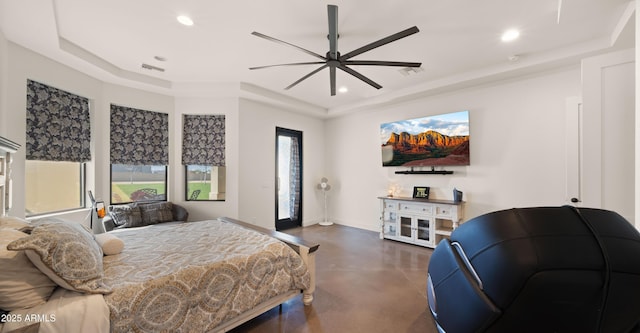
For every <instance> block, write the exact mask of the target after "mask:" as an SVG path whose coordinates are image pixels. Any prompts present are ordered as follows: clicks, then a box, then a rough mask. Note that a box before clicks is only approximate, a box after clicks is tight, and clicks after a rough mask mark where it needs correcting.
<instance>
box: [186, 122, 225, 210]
mask: <svg viewBox="0 0 640 333" xmlns="http://www.w3.org/2000/svg"><path fill="white" fill-rule="evenodd" d="M182 125H183V127H182V164H183V165H184V166H185V196H186V198H185V200H189V201H201V200H217V201H224V200H225V195H226V167H225V166H224V165H225V151H224V149H225V116H224V115H187V114H185V115H183V117H182Z"/></svg>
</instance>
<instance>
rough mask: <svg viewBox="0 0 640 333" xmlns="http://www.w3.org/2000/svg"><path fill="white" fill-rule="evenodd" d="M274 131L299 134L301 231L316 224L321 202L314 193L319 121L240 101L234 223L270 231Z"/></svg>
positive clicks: (320, 163)
mask: <svg viewBox="0 0 640 333" xmlns="http://www.w3.org/2000/svg"><path fill="white" fill-rule="evenodd" d="M276 127H284V128H288V129H293V130H298V131H302V145H303V148H302V149H303V152H302V159H303V162H302V163H303V175H302V177H303V184H302V189H303V194H302V197H303V201H302V219H303V221H302V223H303V225H304V226H306V225H310V224H313V223H317V222H319V221H320V220H321V219H322V213H323V212H322V209H321V207H322V197H321V193H319V192H318V191H317V190H315V187H316V185H317V184H318V183H319V182H320V178H322V177H323V176H324V173H323V170H324V161H325V153H324V152H325V149H324V142H325V135H324V121H323V120H320V119H315V118H310V117H307V116H303V115H300V114H296V113H292V112H288V111H282V110H279V109H277V108H275V107H271V106H267V105H264V104H260V103H257V102H254V101H250V100H246V99H241V100H240V131H239V132H240V136H239V138H238V140H239V151H240V160H239V170H238V172H239V187H240V191H239V194H240V198H239V206H238V208H239V211H238V212H239V218H240V219H241V220H244V221H247V222H250V223H253V224H256V225H259V226H261V227H264V228H268V229H274V228H275V154H276V151H275V140H276V139H275V135H276Z"/></svg>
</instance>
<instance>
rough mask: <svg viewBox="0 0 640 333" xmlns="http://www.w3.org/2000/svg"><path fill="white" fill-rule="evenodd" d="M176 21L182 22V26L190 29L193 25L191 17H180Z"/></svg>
mask: <svg viewBox="0 0 640 333" xmlns="http://www.w3.org/2000/svg"><path fill="white" fill-rule="evenodd" d="M176 19H177V20H178V22H180V23H182V24H184V25H186V26H189V27H190V26H192V25H193V20H192V19H191V18H190V17H189V16H186V15H180V16H178V17H176Z"/></svg>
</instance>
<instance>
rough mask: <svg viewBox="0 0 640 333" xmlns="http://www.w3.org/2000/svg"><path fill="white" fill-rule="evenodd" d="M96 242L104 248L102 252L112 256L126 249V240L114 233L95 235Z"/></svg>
mask: <svg viewBox="0 0 640 333" xmlns="http://www.w3.org/2000/svg"><path fill="white" fill-rule="evenodd" d="M95 237H96V242H98V245H100V247H101V248H102V252H103V253H104V255H105V256H110V255H114V254H118V253H120V252H122V249H124V242H123V241H122V239H120V238H118V237H116V236H114V235H113V234H109V233H104V234H97V235H95Z"/></svg>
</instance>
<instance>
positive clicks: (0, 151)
mask: <svg viewBox="0 0 640 333" xmlns="http://www.w3.org/2000/svg"><path fill="white" fill-rule="evenodd" d="M17 148H18V147H17V145H15V144H14V143H12V142H11V141H8V140H5V139H1V138H0V189H1V190H2V193H1V194H2V195H1V196H0V208H1V211H0V213H1V214H0V216H4V217H2V218H1V219H0V241H3V237H4V242H5V243H7V244H11V245H10V246H9V245H6V244H5V245H4V249H0V250H4V254H5V255H6V254H7V253H8V252H10V253H20V254H21V255H22V252H24V255H23V257H22V259H21V260H23V264H24V261H30V262H31V263H33V265H31V264H29V265H30V267H29V269H30V272H31V273H29V274H32V273H33V271H34V270H35V271H36V272H37V273H39V274H42V273H45V275H47V276H48V278H50V279H51V280H49V281H50V282H55V283H50V284H49V285H45V289H46V288H51V289H50V290H53V292H52V293H50V292H49V291H46V292H44V294H45V295H48V294H50V295H49V296H47V297H45V300H43V301H42V302H36V303H37V304H36V303H34V305H30V306H28V307H26V308H14V309H11V311H10V312H8V313H2V315H1V316H2V317H3V318H0V319H4V321H5V323H0V333H6V332H43V333H60V332H65V333H73V332H97V333H100V332H134V331H135V332H145V331H148V332H155V331H173V330H179V331H194V330H197V331H211V332H225V331H228V330H230V329H232V328H234V327H236V326H238V325H240V324H242V323H244V322H246V321H248V320H250V319H252V318H254V317H256V316H258V315H260V314H261V313H263V312H265V311H267V310H269V309H271V308H273V307H274V306H277V305H279V304H281V303H283V302H284V301H286V300H289V299H291V298H293V297H299V296H300V294H301V293H302V300H303V302H304V304H305V305H310V304H311V302H312V300H313V292H314V291H315V251H316V250H317V249H318V245H317V244H310V243H307V242H305V241H304V240H301V239H299V238H297V237H294V236H291V235H287V234H283V233H280V232H277V231H271V230H266V229H262V228H258V227H255V226H253V225H250V224H247V223H244V222H241V221H238V220H234V219H231V218H220V219H218V220H216V221H203V222H185V223H177V224H175V225H173V226H172V225H169V224H167V225H154V226H149V227H142V228H141V229H140V230H124V231H122V232H116V233H113V234H114V235H116V236H117V237H119V238H121V239H122V240H123V242H124V250H123V251H122V253H120V254H117V255H113V256H105V257H103V256H102V255H103V252H102V249H101V248H100V245H99V244H98V242H96V241H95V239H94V237H93V235H92V234H91V233H90V231H88V230H84V231H83V227H81V226H79V225H77V224H74V223H68V222H60V221H44V222H42V223H41V224H30V226H29V227H26V228H27V229H29V230H28V231H26V230H25V227H22V228H19V227H21V223H22V222H21V221H20V220H19V219H16V220H17V221H18V222H16V226H15V227H13V229H10V228H11V227H12V226H11V219H10V218H7V217H6V216H5V215H6V212H7V211H8V207H10V204H11V200H10V197H11V186H10V163H9V162H10V158H11V157H10V154H11V153H14V152H15V151H16V149H17ZM3 221H4V222H3ZM7 221H9V222H7ZM3 223H4V224H3ZM131 229H138V228H131ZM60 230H62V231H60ZM69 230H71V231H72V232H74V233H75V232H77V233H78V235H72V236H69V234H68V232H69ZM230 230H235V231H234V232H233V233H230V234H229V235H230V236H229V237H225V236H224V235H222V234H220V233H222V232H227V231H230ZM22 231H25V232H31V234H30V235H29V236H28V237H23V238H20V237H19V236H20V233H21V232H22ZM52 232H53V234H54V236H51V237H50V236H49V234H50V233H52ZM85 232H86V234H85ZM3 233H4V234H3ZM57 233H60V234H61V235H62V236H61V237H63V238H64V237H67V238H69V237H70V238H71V239H72V240H71V241H70V242H71V243H74V242H77V243H82V242H83V239H84V238H86V239H88V240H86V239H85V240H84V242H85V243H84V245H83V246H85V248H89V249H88V250H87V251H89V252H90V253H89V254H86V253H83V255H82V256H80V259H81V260H87V261H88V262H89V264H84V266H83V267H89V266H90V267H89V268H90V269H89V271H91V272H92V273H91V274H93V275H87V274H85V273H84V271H83V274H85V275H86V278H85V275H82V277H79V276H80V275H79V273H77V274H76V273H69V274H68V275H69V276H63V275H65V274H66V273H65V272H64V271H61V268H58V267H57V266H56V263H55V262H54V263H52V262H50V261H48V260H50V259H51V260H55V258H54V257H55V256H54V254H52V253H54V252H56V251H57V250H56V249H55V248H54V249H53V250H52V249H50V248H48V247H47V248H46V251H49V252H47V253H45V254H43V253H44V252H46V251H45V250H42V249H41V248H40V247H41V246H42V245H41V244H40V243H42V242H43V241H42V239H45V240H46V242H49V239H54V240H56V241H55V242H54V243H55V244H58V245H59V244H65V245H64V246H67V245H66V243H64V242H63V241H59V240H57V238H56V237H58V236H59V235H58V234H57ZM173 234H175V235H176V237H175V238H172V235H173ZM194 234H198V235H202V237H201V238H202V239H198V237H193V236H194ZM7 235H11V237H14V238H13V240H12V241H11V242H9V241H7V237H8V236H7ZM43 235H46V236H43ZM65 235H66V236H65ZM11 237H9V238H11ZM16 238H17V240H16ZM232 238H235V241H236V243H231V242H230V241H229V242H227V240H228V239H229V240H230V239H232ZM154 239H156V243H153V240H154ZM178 239H183V241H184V242H185V243H184V244H178V243H177V240H178ZM249 239H253V241H254V244H256V245H251V246H249V245H247V244H249ZM244 240H246V242H245V241H244ZM56 242H58V243H56ZM35 243H37V244H36V245H37V246H36V247H31V248H30V247H29V246H32V245H33V244H35ZM172 243H173V244H172ZM196 243H201V244H200V245H199V246H195V245H193V244H196ZM207 243H209V244H212V243H215V244H216V246H210V249H209V248H205V247H203V246H204V245H203V244H207ZM283 243H284V244H283ZM55 244H54V245H55ZM96 244H97V245H96ZM76 245H77V244H71V245H68V247H69V249H71V248H73V251H71V250H68V252H65V253H71V254H69V255H71V256H73V255H74V254H76V253H79V252H78V250H77V249H76V247H74V246H76ZM192 245H193V246H192ZM20 246H22V248H20ZM46 246H50V245H46ZM46 246H45V247H46ZM61 247H62V246H59V247H58V249H60V248H61ZM253 247H255V248H264V249H262V250H265V249H267V252H265V253H262V252H260V253H258V252H254V251H253V249H250V248H253ZM96 248H97V249H98V250H95V249H96ZM154 248H156V249H157V251H155V250H154ZM187 248H192V249H191V250H190V251H191V252H189V251H187V250H185V249H187ZM214 248H215V249H214ZM225 248H226V249H225ZM20 250H23V251H20ZM65 250H67V249H66V248H65ZM214 250H215V251H227V252H214ZM292 250H293V251H292ZM11 251H12V252H11ZM82 251H85V249H82ZM96 251H99V253H98V252H96ZM136 251H137V252H136ZM230 251H231V252H230ZM58 252H64V251H62V250H61V251H58ZM154 252H156V253H155V254H154ZM178 253H181V254H178ZM278 254H282V255H283V256H284V257H283V259H277V260H279V261H277V260H276V261H273V262H271V263H269V260H271V259H272V258H275V257H276V256H277V255H278ZM55 255H58V256H60V255H61V254H59V253H57V252H56V253H55ZM180 255H182V256H187V257H188V258H190V259H189V260H185V259H184V257H182V258H181V257H180ZM34 257H35V258H34ZM75 257H78V256H77V255H75ZM75 257H74V258H72V259H64V260H61V261H64V263H63V264H64V265H67V264H69V263H73V262H74V260H76V259H78V258H75ZM27 258H28V259H27ZM216 258H220V259H221V260H226V261H220V262H218V261H215V260H214V259H216ZM5 259H6V258H0V260H5ZM9 259H10V260H14V259H15V258H9ZM267 259H269V260H267ZM91 260H93V261H91ZM216 260H217V259H216ZM39 261H40V262H39ZM66 261H68V262H69V263H67V262H66ZM143 261H146V263H143ZM7 262H8V261H3V262H2V263H3V265H7V266H5V267H8V266H9V265H11V266H12V267H13V266H15V265H14V264H13V263H9V264H7ZM59 262H60V261H59ZM98 263H99V265H98ZM64 265H62V266H64ZM69 265H71V264H69ZM144 265H146V266H144ZM31 266H33V267H31ZM94 266H95V267H94ZM97 266H100V267H99V268H100V269H99V270H96V267H97ZM143 266H144V267H146V268H144V269H143V268H142V267H143ZM240 266H247V267H248V268H249V271H248V272H247V273H238V272H239V271H238V272H236V271H235V270H237V269H239V268H238V267H240ZM218 267H222V268H223V271H224V269H226V270H227V272H226V273H222V275H215V274H218V273H215V271H214V270H213V268H218ZM137 268H139V270H137ZM65 269H68V268H65ZM83 269H84V268H83ZM289 269H290V270H291V272H287V271H286V270H289ZM47 270H49V271H48V272H47ZM69 270H71V269H69ZM230 270H234V274H235V275H233V274H229V272H230ZM51 271H53V272H51ZM94 271H96V272H98V271H99V272H98V273H100V274H98V273H96V272H94ZM142 271H144V272H142ZM154 272H156V274H154ZM6 274H12V273H10V272H9V273H5V275H1V274H0V296H2V294H1V293H2V292H4V291H6V285H7V283H5V282H7V281H8V280H23V279H22V278H15V276H16V275H15V274H22V271H17V272H14V273H13V274H14V276H13V278H12V277H9V278H7V277H6V276H7V275H6ZM24 274H27V273H24ZM73 274H76V275H73ZM241 275H242V276H245V277H249V279H250V280H251V281H248V282H242V283H241V282H238V281H232V282H228V283H227V284H229V283H230V285H233V288H231V289H233V293H235V294H233V295H234V296H233V297H229V298H234V299H235V298H238V299H240V298H243V299H245V301H242V302H240V303H232V302H227V300H226V299H224V297H223V298H222V299H216V297H218V296H220V295H231V291H230V290H231V289H230V290H226V291H225V290H222V289H221V288H220V287H218V285H222V284H223V283H220V281H223V280H224V279H227V281H230V280H229V277H230V276H241ZM3 276H4V278H3ZM18 276H19V275H18ZM48 278H47V277H45V279H47V280H48ZM207 278H208V279H209V280H207ZM2 279H4V280H5V281H2ZM24 280H25V281H26V280H28V278H26V276H25V279H24ZM203 281H209V287H206V286H205V287H202V285H203V284H204V282H203ZM22 282H24V281H16V284H19V283H22ZM262 282H265V284H266V283H268V284H269V285H268V288H264V290H262V289H260V288H258V287H259V283H262ZM251 283H253V287H252V288H248V287H247V286H248V284H251ZM10 285H11V284H10ZM61 286H64V288H63V287H61ZM153 286H155V287H153ZM164 286H167V287H170V286H173V290H170V289H171V288H169V289H167V288H164V289H163V287H164ZM211 286H214V287H215V288H212V287H211ZM3 288H5V289H4V290H3ZM65 288H66V289H65ZM34 289H35V288H34ZM38 290H40V289H38ZM72 290H73V291H72ZM176 290H178V291H180V292H183V293H184V294H185V295H187V296H188V298H185V299H182V298H176V297H178V296H176V295H177V294H175V291H176ZM261 290H262V291H261ZM23 291H24V290H23ZM27 292H31V290H27ZM172 293H173V294H172ZM103 294H104V295H103ZM172 297H174V298H173V299H172ZM27 298H28V297H27ZM218 298H220V297H218ZM105 299H106V301H105ZM178 300H179V302H175V308H174V303H172V302H174V301H178ZM145 302H146V303H145ZM0 304H2V303H1V302H0ZM212 306H220V307H221V308H222V310H220V311H217V310H215V309H212ZM178 308H180V309H178ZM214 310H215V311H214ZM165 317H167V318H169V317H171V318H172V319H171V320H164V321H163V318H165ZM185 323H186V324H185Z"/></svg>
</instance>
